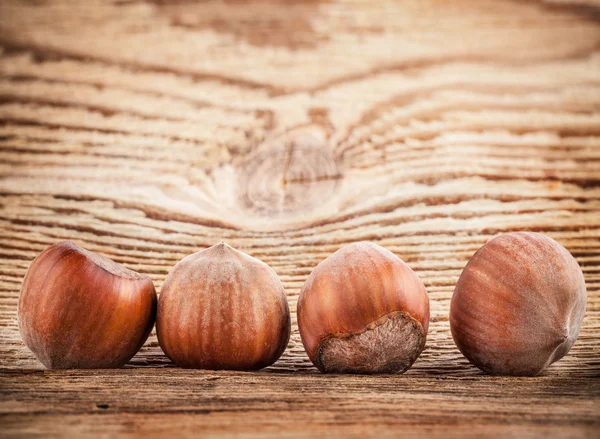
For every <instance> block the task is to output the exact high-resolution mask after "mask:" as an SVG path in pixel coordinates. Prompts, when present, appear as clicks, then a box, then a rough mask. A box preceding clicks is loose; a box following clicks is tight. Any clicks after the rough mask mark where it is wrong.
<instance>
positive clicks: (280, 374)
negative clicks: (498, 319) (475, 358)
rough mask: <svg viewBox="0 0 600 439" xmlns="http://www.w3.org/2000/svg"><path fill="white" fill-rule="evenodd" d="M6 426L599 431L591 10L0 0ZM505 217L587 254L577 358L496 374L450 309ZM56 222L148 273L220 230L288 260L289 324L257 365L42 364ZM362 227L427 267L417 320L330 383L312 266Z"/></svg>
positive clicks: (505, 226) (283, 272)
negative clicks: (30, 341)
mask: <svg viewBox="0 0 600 439" xmlns="http://www.w3.org/2000/svg"><path fill="white" fill-rule="evenodd" d="M0 47H1V49H0V436H2V437H44V438H46V437H87V436H90V437H93V436H99V437H115V436H117V435H120V436H123V437H140V438H141V437H148V435H150V436H159V435H169V436H173V435H174V434H175V433H178V434H181V435H182V436H193V435H196V434H199V433H204V434H206V435H208V436H218V435H220V434H223V435H235V434H237V435H240V436H273V437H288V436H302V435H305V434H311V435H319V436H321V435H322V436H325V435H326V436H332V435H336V434H337V435H348V436H351V435H354V436H358V437H364V436H367V435H376V436H382V437H387V436H389V437H391V436H397V435H407V436H413V435H421V436H422V437H423V436H433V437H442V436H444V437H445V436H447V435H451V434H461V435H465V436H478V437H479V436H481V435H483V434H487V435H489V436H493V437H504V436H509V435H518V436H520V437H523V436H524V437H528V436H557V437H558V436H560V437H586V436H587V437H598V435H599V433H600V380H599V378H600V87H599V86H600V3H599V2H597V1H591V0H590V1H585V0H580V1H573V2H566V1H546V2H545V1H509V0H502V1H499V0H493V1H492V0H484V1H475V0H473V1H466V0H461V1H455V2H443V1H433V0H429V1H417V0H415V1H404V2H384V1H382V2H367V1H364V2H359V1H353V2H342V1H296V2H281V1H280V2H277V1H274V0H264V1H260V2H256V3H251V4H243V3H242V2H237V1H205V2H191V1H190V2H188V1H183V0H179V1H172V2H166V1H141V0H130V1H103V2H97V1H91V0H88V1H80V2H73V3H72V4H67V3H62V2H54V1H19V2H15V1H12V0H3V1H2V2H0ZM509 230H534V231H541V232H544V233H547V234H549V235H550V236H552V237H553V238H555V239H556V240H558V241H559V242H560V243H562V244H563V245H564V246H565V247H566V248H567V249H569V250H570V251H571V252H572V253H573V255H574V256H575V257H576V258H577V260H578V262H579V263H580V265H581V266H582V269H583V272H584V275H585V279H586V283H587V288H588V303H587V313H586V317H585V319H584V323H583V328H582V330H581V334H580V336H579V339H578V341H577V343H576V344H575V346H574V347H573V349H572V351H571V352H570V353H569V355H568V356H567V357H565V358H564V359H562V360H561V361H560V362H558V363H556V364H554V365H552V366H551V367H550V368H549V369H548V370H547V372H546V373H545V374H544V375H543V376H541V377H537V378H494V377H487V376H484V375H483V374H482V373H480V372H479V371H478V370H477V369H476V368H474V367H473V366H471V365H469V363H468V362H467V361H466V359H465V358H464V357H462V356H461V354H460V353H459V351H458V350H457V348H456V347H455V345H454V343H453V341H452V338H451V335H450V331H449V327H448V309H449V301H450V297H451V295H452V291H453V288H454V284H455V283H456V281H457V279H458V276H459V274H460V272H461V269H462V268H463V267H464V265H465V264H466V262H467V260H468V259H469V257H470V256H471V255H472V254H473V253H474V252H475V251H476V250H477V249H478V248H479V247H480V246H481V245H482V244H484V243H485V242H486V241H487V240H489V239H490V238H491V237H493V236H494V235H496V234H498V233H501V232H504V231H509ZM64 239H71V240H73V241H74V242H76V243H77V244H79V245H82V246H84V247H86V248H88V249H89V250H92V251H95V252H100V253H102V254H103V255H105V256H107V257H110V258H112V259H114V260H115V261H117V262H119V263H122V264H124V265H126V266H127V267H129V268H131V269H134V270H137V271H141V272H144V273H147V274H149V275H150V276H151V277H152V279H153V280H154V282H155V285H156V287H157V290H160V286H161V284H162V282H163V281H164V278H165V276H166V274H167V273H168V271H169V270H170V268H171V267H172V266H173V265H174V264H175V263H176V262H177V261H178V260H179V259H181V258H182V257H184V256H186V255H188V254H190V253H192V252H195V251H197V250H199V249H202V248H204V247H207V246H209V245H212V244H214V243H216V242H218V241H219V240H225V241H226V242H228V243H229V244H231V245H233V246H235V247H237V248H239V249H240V250H242V251H245V252H247V253H249V254H251V255H253V256H256V257H258V258H260V259H262V260H263V261H265V262H266V263H268V264H269V265H271V266H272V267H273V268H274V269H275V271H276V272H277V273H278V274H279V276H280V277H281V279H282V281H283V283H284V285H285V288H286V290H287V293H288V298H289V303H290V308H291V311H292V320H293V331H292V338H291V340H290V343H289V346H288V349H287V350H286V352H285V354H284V355H283V357H282V358H281V359H280V360H279V361H278V362H277V363H276V364H275V365H274V366H272V367H270V368H268V369H267V370H266V371H263V372H259V373H233V372H228V373H221V372H206V371H187V370H180V369H178V368H175V367H173V366H172V365H170V364H169V361H168V360H167V359H166V357H165V356H164V355H163V354H162V352H161V350H160V348H159V346H158V344H157V340H156V336H155V334H153V335H152V336H151V337H150V339H149V340H148V342H147V343H146V345H145V346H144V347H143V348H142V350H141V351H140V352H139V353H138V355H137V356H136V357H135V358H134V359H133V360H132V361H131V363H130V365H128V366H127V368H125V369H122V370H111V371H62V372H61V371H43V370H42V367H41V365H40V364H39V363H38V362H37V361H36V359H35V358H34V357H33V355H32V354H31V353H30V352H29V351H28V350H27V349H26V348H25V347H24V345H23V343H22V342H21V339H20V336H19V333H18V329H17V320H16V307H17V298H18V294H19V289H20V286H21V281H22V279H23V276H24V274H25V271H26V269H27V267H28V265H29V263H30V262H31V261H32V260H33V258H34V257H35V256H36V255H37V254H38V253H39V252H41V251H42V250H43V249H44V248H46V247H47V246H49V245H51V244H53V243H55V242H57V241H60V240H64ZM358 240H371V241H374V242H377V243H379V244H381V245H383V246H385V247H387V248H388V249H390V250H391V251H393V252H395V253H396V254H397V255H398V256H400V257H401V258H402V259H403V260H404V261H406V262H407V263H408V264H409V265H410V266H411V267H412V268H413V269H414V270H415V271H416V272H417V274H418V275H419V276H420V277H421V278H422V279H423V281H424V283H425V285H426V287H427V290H428V292H429V296H430V300H431V324H430V331H429V336H428V340H427V346H426V348H425V351H424V352H423V354H422V356H421V357H420V358H419V359H418V360H417V362H416V363H415V364H414V366H413V368H412V369H410V370H409V371H408V372H407V373H406V374H405V375H400V376H373V377H369V376H326V375H322V374H319V373H317V372H316V370H315V369H314V368H313V367H312V365H311V364H310V362H309V361H308V359H307V357H306V355H305V353H304V350H303V348H302V344H301V342H300V339H299V336H298V331H297V325H296V317H295V310H296V301H297V297H298V293H299V290H300V288H301V285H302V283H303V282H304V280H305V279H306V277H307V276H308V274H309V273H310V271H311V270H312V268H314V267H315V266H316V265H317V263H318V262H319V261H321V260H322V259H323V258H325V257H326V256H327V255H329V254H330V253H332V252H333V251H335V250H336V249H338V248H339V247H341V246H342V245H344V244H347V243H350V242H355V241H358Z"/></svg>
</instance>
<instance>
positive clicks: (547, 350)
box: [450, 232, 586, 375]
mask: <svg viewBox="0 0 600 439" xmlns="http://www.w3.org/2000/svg"><path fill="white" fill-rule="evenodd" d="M585 306H586V288H585V281H584V278H583V273H582V272H581V268H580V267H579V265H578V264H577V261H576V260H575V258H573V256H572V255H571V254H570V253H569V252H568V251H567V250H566V249H565V248H564V247H563V246H561V245H560V244H559V243H557V242H556V241H554V240H553V239H551V238H549V237H548V236H545V235H542V234H539V233H531V232H519V233H506V234H504V235H500V236H498V237H496V238H494V239H492V240H491V241H489V242H488V243H487V244H485V245H484V246H483V247H481V248H480V249H479V250H478V251H477V252H476V253H475V254H474V255H473V257H472V258H471V260H470V261H469V262H468V264H467V265H466V267H465V269H464V270H463V272H462V274H461V276H460V278H459V280H458V283H457V285H456V288H455V290H454V295H453V296H452V302H451V305H450V328H451V330H452V336H453V337H454V341H455V342H456V345H457V346H458V348H459V349H460V351H461V352H462V353H463V355H464V356H465V357H467V359H469V361H471V363H473V364H474V365H475V366H477V367H479V368H480V369H482V370H483V371H485V372H488V373H490V374H496V375H537V374H539V373H540V372H542V371H543V370H544V369H545V368H546V367H548V365H550V364H552V363H554V362H555V361H557V360H559V359H560V358H562V357H563V356H565V355H566V354H567V352H569V350H570V349H571V346H573V344H574V343H575V339H576V338H577V335H578V334H579V329H580V327H581V322H582V320H583V316H584V314H585Z"/></svg>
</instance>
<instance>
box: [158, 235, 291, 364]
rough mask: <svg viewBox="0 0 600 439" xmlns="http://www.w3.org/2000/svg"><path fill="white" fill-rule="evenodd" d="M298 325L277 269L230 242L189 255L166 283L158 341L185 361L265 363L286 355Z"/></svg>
mask: <svg viewBox="0 0 600 439" xmlns="http://www.w3.org/2000/svg"><path fill="white" fill-rule="evenodd" d="M290 329H291V321H290V312H289V308H288V303H287V298H286V295H285V291H284V289H283V285H282V284H281V281H280V280H279V277H278V276H277V274H276V273H275V271H274V270H273V269H272V268H271V267H269V266H268V265H267V264H265V263H264V262H261V261H259V260H258V259H256V258H253V257H251V256H249V255H247V254H245V253H242V252H240V251H238V250H236V249H234V248H232V247H230V246H229V245H227V244H224V243H220V244H217V245H215V246H212V247H210V248H208V249H205V250H202V251H200V252H197V253H194V254H192V255H190V256H187V257H186V258H184V259H182V260H181V261H180V262H179V263H178V264H177V265H175V267H174V268H173V269H172V270H171V272H170V273H169V275H168V276H167V278H166V280H165V282H164V284H163V287H162V289H161V293H160V298H159V303H158V314H157V321H156V331H157V335H158V341H159V343H160V346H161V347H162V349H163V351H164V353H165V354H166V355H167V356H168V357H169V358H170V359H171V361H173V362H174V363H176V364H177V365H179V366H181V367H185V368H199V369H213V370H218V369H232V370H257V369H262V368H264V367H267V366H269V365H271V364H273V363H274V362H275V361H276V360H277V359H278V358H279V357H280V356H281V354H282V353H283V351H284V350H285V348H286V346H287V343H288V341H289V338H290Z"/></svg>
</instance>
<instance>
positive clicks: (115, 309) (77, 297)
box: [18, 241, 157, 369]
mask: <svg viewBox="0 0 600 439" xmlns="http://www.w3.org/2000/svg"><path fill="white" fill-rule="evenodd" d="M156 301H157V299H156V292H155V290H154V285H153V284H152V281H151V280H150V278H149V277H148V276H144V275H141V274H139V273H136V272H134V271H131V270H128V269H126V268H125V267H123V266H121V265H119V264H117V263H115V262H113V261H111V260H109V259H106V258H104V257H103V256H100V255H98V254H96V253H92V252H90V251H87V250H85V249H83V248H81V247H78V246H76V245H75V244H73V243H72V242H70V241H65V242H61V243H59V244H55V245H53V246H51V247H49V248H47V249H46V250H44V251H43V252H42V253H41V254H40V255H39V256H38V257H37V258H36V259H35V260H34V261H33V262H32V263H31V266H30V267H29V270H28V271H27V275H26V276H25V280H24V281H23V287H22V289H21V295H20V297H19V309H18V317H19V330H20V332H21V337H22V338H23V341H24V342H25V344H26V345H27V347H29V349H31V351H32V352H33V353H34V354H35V356H36V357H37V358H38V359H39V360H40V361H41V362H42V364H43V365H44V366H46V367H47V368H49V369H74V368H78V369H104V368H114V367H121V366H123V365H124V364H125V363H127V362H128V361H129V360H130V359H131V358H132V357H133V356H134V355H135V354H136V352H137V351H138V350H139V349H140V348H141V347H142V345H143V344H144V342H145V341H146V339H147V338H148V335H149V334H150V331H151V330H152V326H153V325H154V317H155V315H156Z"/></svg>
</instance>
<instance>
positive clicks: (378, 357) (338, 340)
mask: <svg viewBox="0 0 600 439" xmlns="http://www.w3.org/2000/svg"><path fill="white" fill-rule="evenodd" d="M424 347H425V331H424V330H423V326H422V325H421V324H420V323H419V322H418V321H417V320H415V319H413V318H412V317H411V316H410V315H408V314H407V313H405V312H402V311H396V312H392V313H389V314H386V315H385V316H383V317H381V318H379V319H377V320H376V321H375V322H372V323H371V324H370V325H369V326H367V328H366V329H365V331H364V332H361V333H358V334H348V333H346V334H335V335H332V336H329V337H327V338H325V339H323V340H322V341H321V343H320V344H319V347H318V350H317V358H316V362H317V367H318V368H319V369H320V370H321V371H322V372H328V373H358V374H361V373H362V374H374V373H403V372H405V371H406V370H408V369H409V368H410V367H411V366H412V364H413V363H414V362H415V360H416V359H417V358H418V357H419V355H420V354H421V352H422V351H423V348H424Z"/></svg>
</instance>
